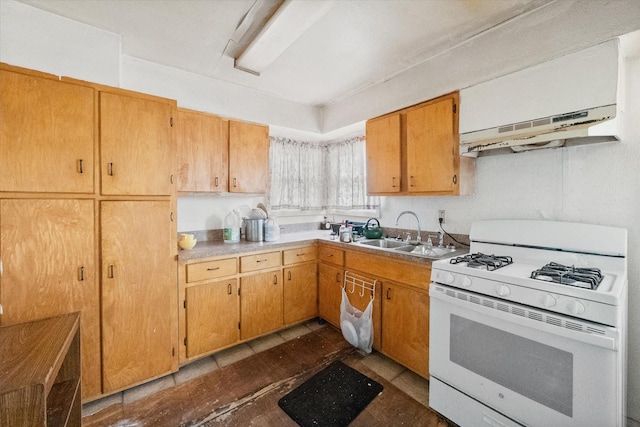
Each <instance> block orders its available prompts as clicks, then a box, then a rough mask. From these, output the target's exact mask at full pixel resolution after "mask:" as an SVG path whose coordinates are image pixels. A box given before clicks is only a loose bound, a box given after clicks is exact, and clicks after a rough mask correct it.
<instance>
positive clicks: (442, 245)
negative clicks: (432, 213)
mask: <svg viewBox="0 0 640 427" xmlns="http://www.w3.org/2000/svg"><path fill="white" fill-rule="evenodd" d="M438 234H439V235H440V238H439V240H438V247H439V248H444V231H443V230H440V231H438Z"/></svg>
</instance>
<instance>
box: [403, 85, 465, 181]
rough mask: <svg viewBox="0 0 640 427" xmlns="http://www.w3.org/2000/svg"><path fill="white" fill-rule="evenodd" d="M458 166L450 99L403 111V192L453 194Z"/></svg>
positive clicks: (452, 103) (451, 101)
mask: <svg viewBox="0 0 640 427" xmlns="http://www.w3.org/2000/svg"><path fill="white" fill-rule="evenodd" d="M458 167H459V158H458V138H457V137H456V135H455V130H454V99H453V98H452V97H447V98H444V99H442V100H441V101H438V102H434V103H430V104H426V105H424V106H422V107H419V108H416V109H413V110H409V111H408V112H407V175H408V177H407V178H408V182H407V191H408V192H409V193H414V192H415V193H421V192H431V193H434V192H435V193H453V192H454V190H455V189H456V188H457V184H458V177H457V170H458Z"/></svg>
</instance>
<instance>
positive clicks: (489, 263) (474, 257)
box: [449, 252, 513, 270]
mask: <svg viewBox="0 0 640 427" xmlns="http://www.w3.org/2000/svg"><path fill="white" fill-rule="evenodd" d="M449 262H450V263H451V264H459V263H461V262H466V263H467V267H471V268H478V269H482V270H497V269H498V268H501V267H504V266H505V265H509V264H512V263H513V259H512V258H511V257H510V256H498V255H485V254H483V253H480V252H476V253H473V254H467V255H463V256H459V257H456V258H452V259H451V260H450V261H449Z"/></svg>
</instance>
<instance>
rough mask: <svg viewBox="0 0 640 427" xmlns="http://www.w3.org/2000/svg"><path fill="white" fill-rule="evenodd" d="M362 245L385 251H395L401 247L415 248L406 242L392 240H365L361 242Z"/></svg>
mask: <svg viewBox="0 0 640 427" xmlns="http://www.w3.org/2000/svg"><path fill="white" fill-rule="evenodd" d="M360 244H361V245H366V246H374V247H376V248H383V249H395V248H401V247H407V248H413V247H415V246H411V245H409V244H407V243H406V242H403V241H400V240H390V239H374V240H363V241H361V242H360Z"/></svg>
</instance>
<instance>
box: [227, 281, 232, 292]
mask: <svg viewBox="0 0 640 427" xmlns="http://www.w3.org/2000/svg"><path fill="white" fill-rule="evenodd" d="M227 295H231V283H229V284H228V285H227Z"/></svg>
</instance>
